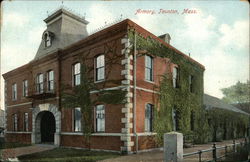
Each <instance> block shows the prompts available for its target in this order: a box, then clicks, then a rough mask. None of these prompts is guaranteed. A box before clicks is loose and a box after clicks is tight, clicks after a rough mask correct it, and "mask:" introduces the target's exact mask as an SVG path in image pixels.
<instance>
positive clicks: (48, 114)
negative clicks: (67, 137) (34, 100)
mask: <svg viewBox="0 0 250 162" xmlns="http://www.w3.org/2000/svg"><path fill="white" fill-rule="evenodd" d="M60 132H61V112H60V111H58V108H57V107H56V106H55V105H53V104H39V105H38V106H37V107H35V108H34V109H33V111H32V135H31V142H32V143H33V144H36V143H54V145H56V146H59V145H60Z"/></svg>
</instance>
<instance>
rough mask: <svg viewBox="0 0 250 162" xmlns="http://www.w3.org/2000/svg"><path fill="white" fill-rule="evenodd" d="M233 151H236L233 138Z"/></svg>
mask: <svg viewBox="0 0 250 162" xmlns="http://www.w3.org/2000/svg"><path fill="white" fill-rule="evenodd" d="M233 152H236V144H235V140H233Z"/></svg>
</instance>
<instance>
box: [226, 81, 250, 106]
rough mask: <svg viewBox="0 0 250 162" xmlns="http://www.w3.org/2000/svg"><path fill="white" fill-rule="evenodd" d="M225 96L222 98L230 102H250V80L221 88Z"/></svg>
mask: <svg viewBox="0 0 250 162" xmlns="http://www.w3.org/2000/svg"><path fill="white" fill-rule="evenodd" d="M221 91H222V93H223V95H224V97H223V98H222V100H224V101H225V102H227V103H229V104H238V103H249V102H250V81H249V80H248V81H247V82H246V83H242V82H239V81H238V82H237V83H236V84H235V85H232V86H230V87H228V88H222V89H221Z"/></svg>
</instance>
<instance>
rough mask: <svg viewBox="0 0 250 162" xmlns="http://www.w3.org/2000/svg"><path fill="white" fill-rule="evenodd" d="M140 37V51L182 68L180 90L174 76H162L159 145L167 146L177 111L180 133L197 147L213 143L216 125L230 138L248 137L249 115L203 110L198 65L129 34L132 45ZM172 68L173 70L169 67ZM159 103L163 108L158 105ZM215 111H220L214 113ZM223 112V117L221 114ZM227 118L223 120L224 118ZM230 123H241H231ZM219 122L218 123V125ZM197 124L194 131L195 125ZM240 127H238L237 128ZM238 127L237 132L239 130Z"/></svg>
mask: <svg viewBox="0 0 250 162" xmlns="http://www.w3.org/2000/svg"><path fill="white" fill-rule="evenodd" d="M135 35H136V48H137V50H138V51H139V50H146V52H147V53H148V54H150V55H154V56H157V57H161V58H168V59H170V61H171V62H172V63H173V64H176V65H178V67H179V69H180V78H179V84H180V86H179V88H174V87H173V84H172V74H171V73H170V72H166V73H165V74H164V75H162V79H161V83H160V86H159V87H158V89H159V92H160V94H159V99H158V101H157V105H156V109H155V113H154V131H155V132H156V133H157V135H156V138H155V139H156V142H157V143H158V145H162V144H163V134H164V133H166V132H169V131H172V130H173V117H172V111H173V108H175V109H176V111H177V112H178V114H179V115H178V118H177V120H178V126H179V129H180V130H179V131H180V132H182V133H183V134H184V136H188V135H191V136H192V141H193V142H195V143H206V142H208V141H211V140H216V139H213V138H212V137H213V132H214V129H216V124H217V123H219V125H220V126H222V125H223V126H224V128H226V129H227V130H226V131H224V132H225V133H226V134H228V133H229V130H230V131H233V130H235V129H236V130H237V131H238V133H241V134H244V133H243V132H244V131H245V130H246V127H247V125H248V117H247V116H246V115H239V114H238V113H233V112H224V111H223V110H220V109H218V110H217V109H216V110H212V111H206V110H205V109H204V108H203V93H204V92H203V89H204V88H203V72H204V69H203V68H202V67H200V66H199V65H198V64H196V63H193V62H191V61H190V60H188V59H187V58H185V57H184V56H183V55H181V54H179V53H177V52H176V51H175V50H174V49H172V48H170V47H167V46H165V45H162V44H161V43H160V42H158V41H156V40H154V39H152V38H150V37H145V36H143V35H140V34H138V33H136V32H135V30H134V29H130V30H129V32H128V38H129V40H130V42H132V43H134V38H135ZM169 68H170V67H169ZM190 75H192V76H193V77H194V87H193V88H194V91H193V92H190V89H189V76H190ZM158 103H159V104H158ZM214 111H216V112H215V113H214ZM191 112H193V113H194V114H193V119H194V121H191ZM217 112H221V113H217ZM220 116H223V117H220ZM209 119H212V121H213V119H216V120H214V121H213V123H214V124H212V125H209V124H210V123H208V121H209ZM230 119H235V120H237V121H234V122H232V121H231V122H229V120H230ZM217 120H218V121H217ZM192 123H194V125H193V126H192V127H193V130H191V125H192ZM236 125H238V127H237V126H236ZM236 127H237V128H236ZM225 136H228V137H227V138H225V139H229V138H234V137H236V136H230V135H225Z"/></svg>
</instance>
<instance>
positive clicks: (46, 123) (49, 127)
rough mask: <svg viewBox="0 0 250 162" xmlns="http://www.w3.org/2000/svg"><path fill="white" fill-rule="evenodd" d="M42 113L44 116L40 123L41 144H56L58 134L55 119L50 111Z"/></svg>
mask: <svg viewBox="0 0 250 162" xmlns="http://www.w3.org/2000/svg"><path fill="white" fill-rule="evenodd" d="M40 113H41V115H42V116H41V121H40V123H41V126H40V132H41V143H54V134H55V132H56V125H55V124H56V123H55V117H54V115H53V114H52V113H51V112H49V111H43V112H40ZM38 115H39V114H38Z"/></svg>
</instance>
